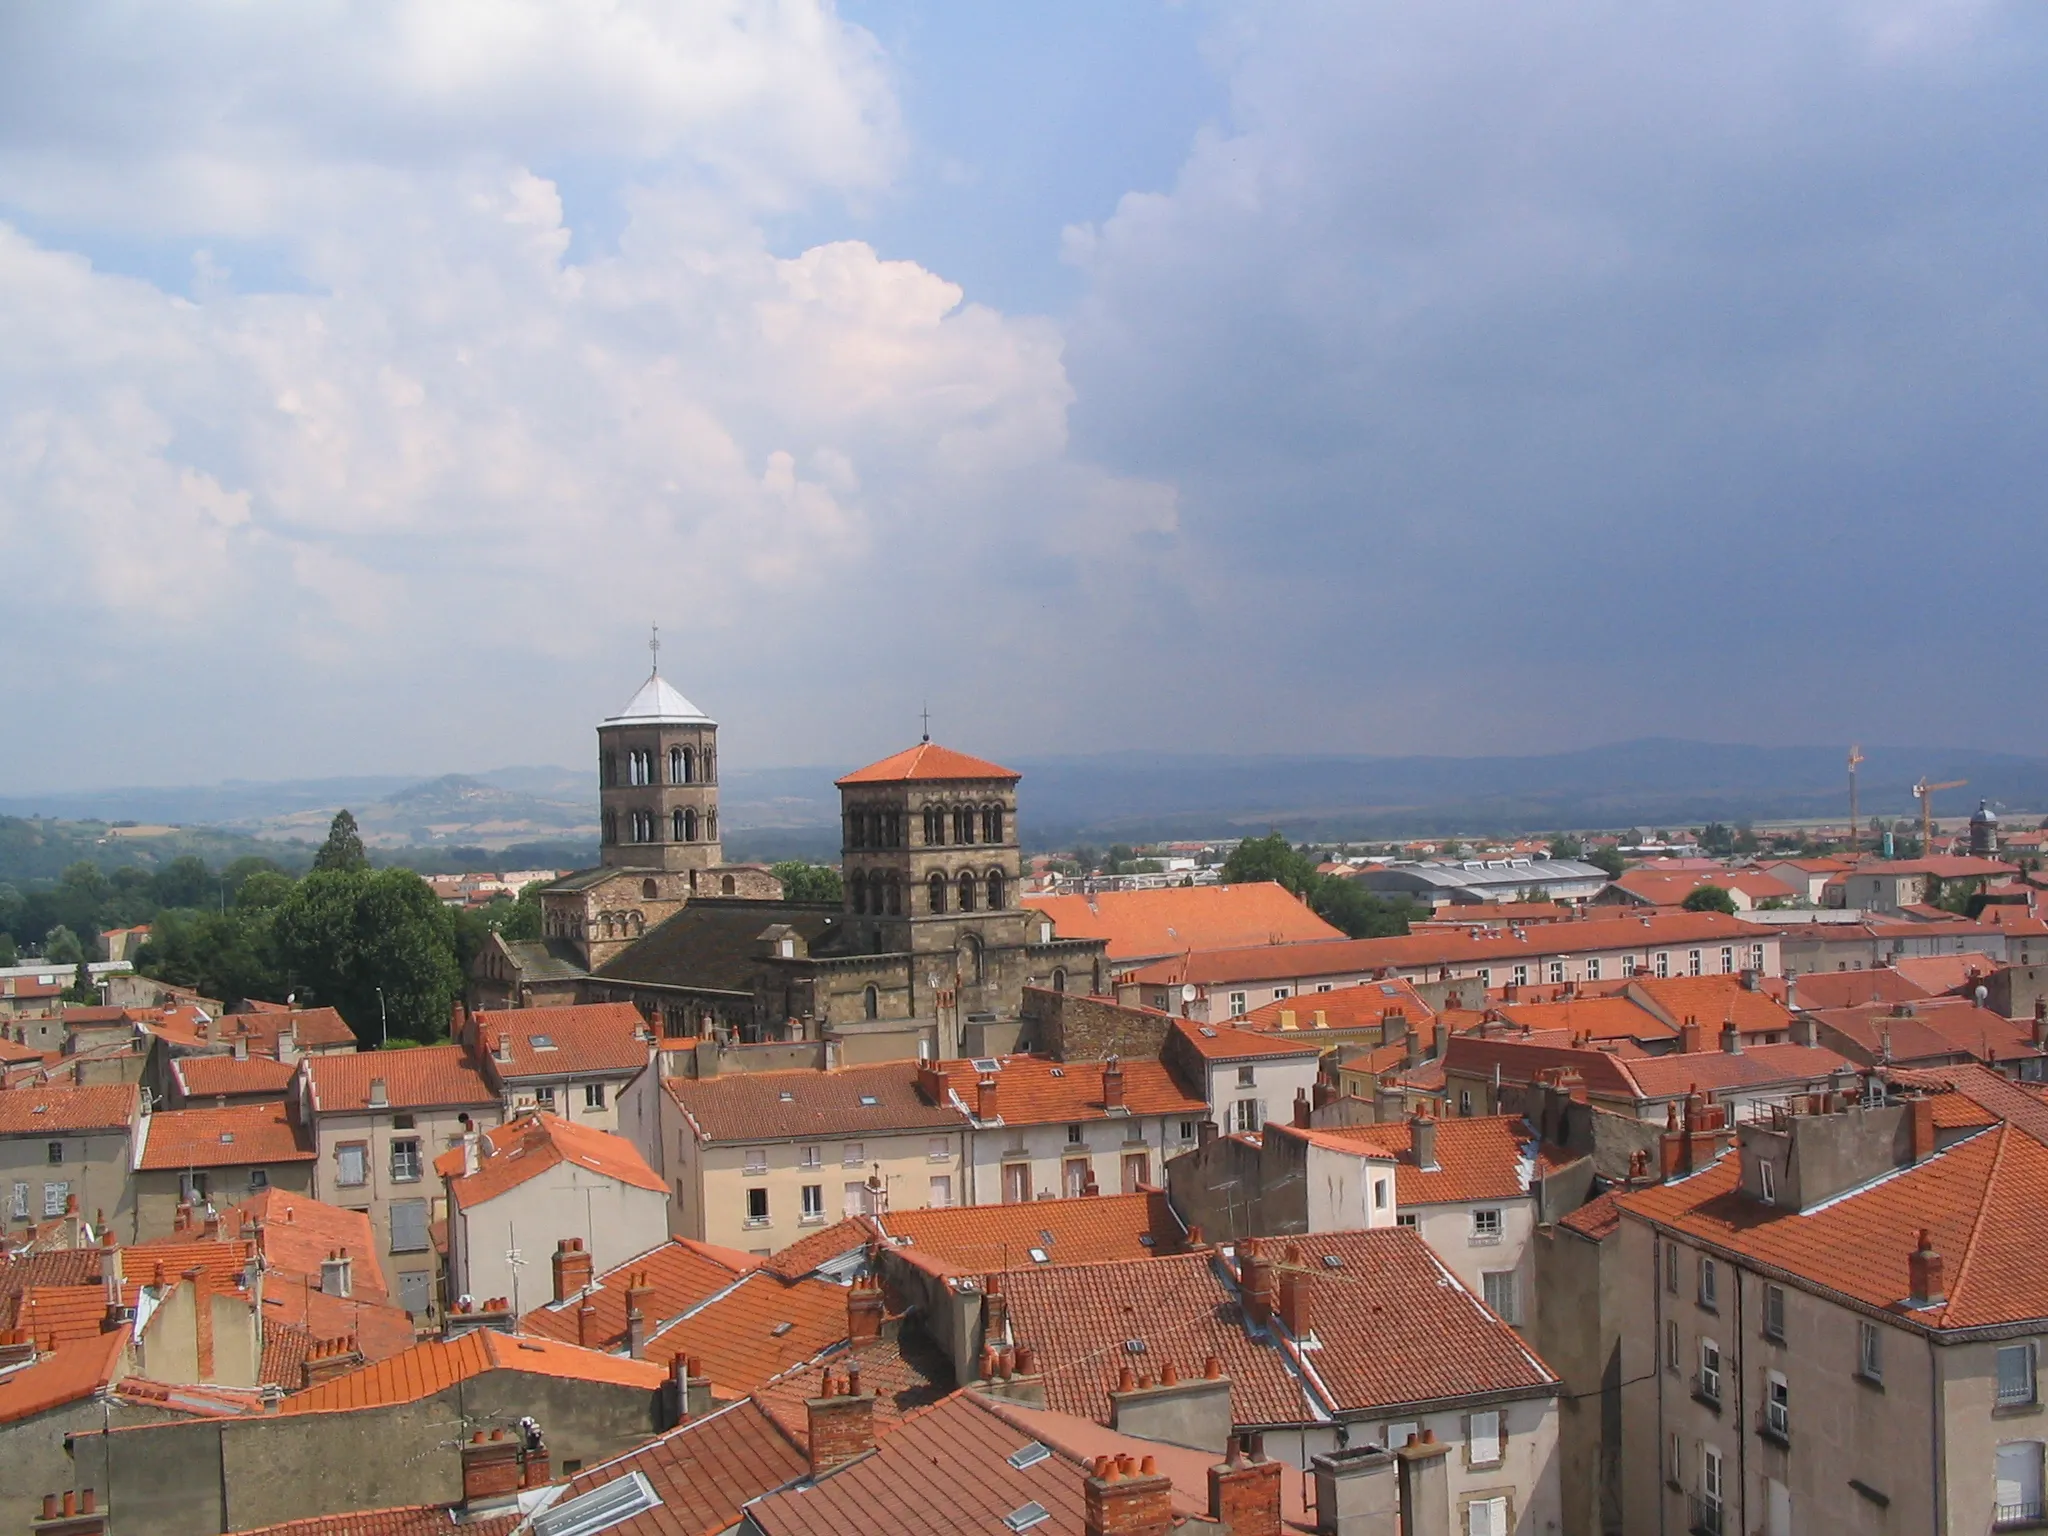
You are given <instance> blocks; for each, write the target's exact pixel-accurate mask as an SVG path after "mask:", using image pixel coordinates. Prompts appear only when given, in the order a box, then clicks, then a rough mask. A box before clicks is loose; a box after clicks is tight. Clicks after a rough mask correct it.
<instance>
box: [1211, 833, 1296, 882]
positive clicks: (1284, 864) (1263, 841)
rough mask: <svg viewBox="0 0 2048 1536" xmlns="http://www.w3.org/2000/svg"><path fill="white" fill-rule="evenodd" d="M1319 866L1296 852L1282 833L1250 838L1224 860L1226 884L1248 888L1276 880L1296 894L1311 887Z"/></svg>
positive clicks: (1224, 879) (1231, 851)
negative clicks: (1256, 883)
mask: <svg viewBox="0 0 2048 1536" xmlns="http://www.w3.org/2000/svg"><path fill="white" fill-rule="evenodd" d="M1315 877H1316V866H1315V864H1314V862H1313V861H1312V860H1310V859H1309V858H1308V857H1307V856H1305V855H1303V854H1300V853H1297V852H1295V850H1294V848H1293V846H1292V845H1291V844H1289V842H1288V841H1287V839H1286V838H1285V837H1283V836H1281V835H1280V834H1279V833H1278V832H1269V833H1267V834H1266V835H1265V836H1264V837H1248V838H1246V839H1245V840H1244V841H1243V842H1241V843H1239V844H1238V845H1237V846H1236V847H1235V848H1233V849H1231V850H1230V857H1229V858H1227V859H1225V860H1224V861H1223V883H1224V884H1225V885H1244V884H1248V883H1250V882H1251V881H1255V880H1273V881H1277V882H1278V883H1279V884H1281V885H1284V886H1286V887H1287V889H1288V890H1290V891H1293V892H1294V893H1295V894H1296V895H1300V894H1301V893H1303V892H1304V891H1306V890H1307V889H1308V888H1309V883H1310V882H1311V881H1313V880H1314V879H1315Z"/></svg>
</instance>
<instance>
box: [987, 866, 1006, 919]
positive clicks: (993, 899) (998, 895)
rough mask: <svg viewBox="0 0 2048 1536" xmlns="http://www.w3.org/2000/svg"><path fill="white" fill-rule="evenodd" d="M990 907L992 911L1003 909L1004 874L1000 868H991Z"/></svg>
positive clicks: (989, 885)
mask: <svg viewBox="0 0 2048 1536" xmlns="http://www.w3.org/2000/svg"><path fill="white" fill-rule="evenodd" d="M988 909H989V911H991V912H1000V911H1002V910H1003V876H1002V871H1000V870H990V871H989V876H988Z"/></svg>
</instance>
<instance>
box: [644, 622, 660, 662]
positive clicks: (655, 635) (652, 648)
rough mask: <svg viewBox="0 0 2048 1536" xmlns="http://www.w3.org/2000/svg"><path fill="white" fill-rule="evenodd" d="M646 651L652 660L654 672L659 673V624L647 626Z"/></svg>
mask: <svg viewBox="0 0 2048 1536" xmlns="http://www.w3.org/2000/svg"><path fill="white" fill-rule="evenodd" d="M647 651H648V654H649V655H651V656H653V658H654V670H655V671H657V672H659V671H660V670H661V626H660V625H659V624H654V625H650V626H649V633H648V636H647Z"/></svg>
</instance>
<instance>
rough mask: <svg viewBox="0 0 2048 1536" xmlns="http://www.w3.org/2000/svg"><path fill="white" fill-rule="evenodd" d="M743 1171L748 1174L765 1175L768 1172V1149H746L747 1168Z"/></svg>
mask: <svg viewBox="0 0 2048 1536" xmlns="http://www.w3.org/2000/svg"><path fill="white" fill-rule="evenodd" d="M745 1171H746V1172H748V1173H750V1174H755V1173H766V1172H767V1171H768V1149H767V1148H766V1147H749V1148H747V1166H746V1170H745Z"/></svg>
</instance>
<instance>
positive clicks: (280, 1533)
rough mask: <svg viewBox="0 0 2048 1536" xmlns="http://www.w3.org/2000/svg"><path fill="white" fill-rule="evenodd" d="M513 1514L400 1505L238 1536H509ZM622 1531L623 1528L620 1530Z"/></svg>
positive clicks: (259, 1528) (515, 1522)
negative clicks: (470, 1514)
mask: <svg viewBox="0 0 2048 1536" xmlns="http://www.w3.org/2000/svg"><path fill="white" fill-rule="evenodd" d="M519 1521H520V1515H519V1512H518V1511H517V1510H514V1511H512V1512H511V1513H510V1514H503V1515H486V1516H485V1517H483V1518H482V1519H480V1520H462V1521H457V1519H456V1518H455V1515H454V1513H453V1512H452V1511H451V1510H450V1509H449V1508H448V1506H447V1505H445V1504H402V1505H399V1506H397V1507H396V1508H392V1509H360V1510H354V1511H351V1512H350V1513H348V1514H344V1515H310V1516H308V1517H307V1518H306V1519H304V1520H287V1521H285V1522H284V1524H282V1525H259V1526H252V1527H250V1528H248V1529H246V1530H244V1531H243V1533H242V1536H444V1533H447V1536H453V1533H455V1532H460V1533H461V1536H511V1532H512V1531H513V1529H514V1528H515V1527H517V1526H518V1524H519ZM621 1529H624V1527H621Z"/></svg>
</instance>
